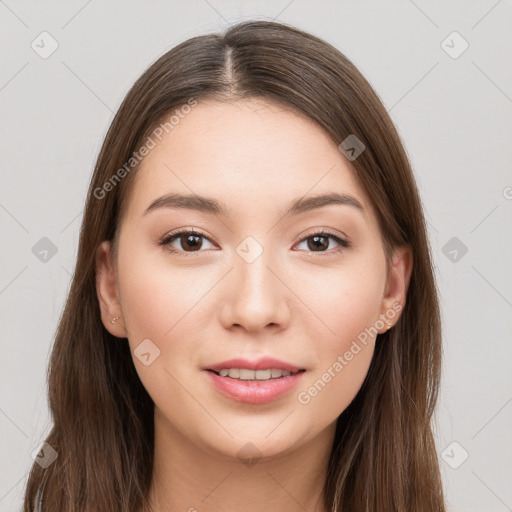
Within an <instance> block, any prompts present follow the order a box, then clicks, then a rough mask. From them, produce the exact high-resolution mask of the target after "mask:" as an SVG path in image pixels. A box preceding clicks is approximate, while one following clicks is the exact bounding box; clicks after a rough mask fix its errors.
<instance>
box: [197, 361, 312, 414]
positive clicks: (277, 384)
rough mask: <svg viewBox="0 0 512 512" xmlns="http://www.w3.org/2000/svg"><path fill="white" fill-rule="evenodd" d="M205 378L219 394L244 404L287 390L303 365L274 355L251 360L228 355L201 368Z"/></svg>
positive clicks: (263, 400)
mask: <svg viewBox="0 0 512 512" xmlns="http://www.w3.org/2000/svg"><path fill="white" fill-rule="evenodd" d="M203 370H204V371H203V373H204V374H205V375H206V376H207V378H208V382H209V383H210V385H212V387H213V388H214V389H215V390H216V391H218V392H220V393H221V394H222V395H224V396H226V397H228V398H230V399H232V400H235V401H237V402H244V403H247V404H253V405H256V404H264V403H268V402H272V401H275V400H277V399H278V398H280V397H283V396H284V395H286V394H288V393H289V392H290V391H291V390H292V389H293V388H294V387H295V386H297V385H298V383H299V382H300V380H301V379H302V376H303V375H304V374H305V373H306V369H304V368H299V367H297V366H294V365H291V364H289V363H286V362H283V361H279V360H277V359H271V358H264V359H260V360H259V361H255V362H250V361H247V360H241V359H231V360H229V361H224V362H223V363H219V364H216V365H212V366H210V367H207V368H203Z"/></svg>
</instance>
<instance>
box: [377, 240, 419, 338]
mask: <svg viewBox="0 0 512 512" xmlns="http://www.w3.org/2000/svg"><path fill="white" fill-rule="evenodd" d="M412 266H413V254H412V250H411V248H410V247H409V246H402V247H397V248H396V249H395V251H394V253H393V256H392V257H391V264H390V267H389V274H388V280H387V283H386V290H385V295H384V297H383V301H382V310H383V311H382V313H381V315H384V317H385V318H386V319H389V322H390V323H391V327H390V328H392V327H393V325H395V324H396V322H397V321H398V318H399V317H400V314H401V311H402V310H403V309H404V307H405V302H406V298H407V290H408V289H409V283H410V279H411V274H412ZM386 330H387V328H386V329H384V331H382V332H385V331H386Z"/></svg>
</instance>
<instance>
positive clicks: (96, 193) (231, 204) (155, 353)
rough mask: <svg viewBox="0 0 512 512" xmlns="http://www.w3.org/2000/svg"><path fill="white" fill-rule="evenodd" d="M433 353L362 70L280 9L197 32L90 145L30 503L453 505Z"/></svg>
mask: <svg viewBox="0 0 512 512" xmlns="http://www.w3.org/2000/svg"><path fill="white" fill-rule="evenodd" d="M440 358H441V328H440V319H439V307H438V300H437V294H436V287H435V282H434V278H433V270H432V265H431V259H430V255H429V247H428V242H427V236H426V229H425V221H424V217H423V213H422V207H421V202H420V199H419V197H418V192H417V188H416V185H415V182H414V178H413V175H412V171H411V168H410V164H409V162H408V159H407V156H406V154H405V151H404V149H403V147H402V144H401V142H400V139H399V137H398V135H397V132H396V130H395V128H394V126H393V124H392V122H391V120H390V118H389V116H388V115H387V112H386V109H385V108H384V106H383V105H382V103H381V101H380V100H379V98H378V96H377V95H376V93H375V92H374V91H373V90H372V88H371V86H370V85H369V84H368V82H367V81H366V80H365V79H364V77H363V76H362V75H361V74H360V73H359V71H358V70H357V69H356V68H355V67H354V65H353V64H352V63H351V62H350V61H349V60H348V59H347V58H346V57H345V56H344V55H342V54H341V53H340V52H339V51H337V50H336V49H335V48H333V47H332V46H330V45H329V44H328V43H326V42H325V41H322V40H321V39H318V38H317V37H314V36H312V35H310V34H307V33H305V32H303V31H300V30H298V29H296V28H294V27H291V26H288V25H284V24H279V23H273V22H266V21H249V22H243V23H239V24H238V25H235V26H232V27H230V28H229V29H228V30H227V31H226V33H225V34H220V35H218V34H212V35H206V36H200V37H195V38H192V39H190V40H188V41H185V42H184V43H182V44H180V45H178V46H177V47H175V48H174V49H172V50H171V51H169V52H167V53H166V54H165V55H163V56H162V57H161V58H160V59H158V60H157V61H156V62H155V63H154V64H153V65H152V66H150V67H149V69H148V70H147V71H146V72H145V73H144V74H143V75H142V76H141V77H140V78H139V79H138V80H137V82H136V83H135V85H134V86H133V87H132V89H131V90H130V91H129V92H128V94H127V96H126V98H125V100H124V102H123V104H122V105H121V107H120V109H119V111H118V113H117V115H116V116H115V119H114V120H113V122H112V125H111V127H110V129H109V131H108V133H107V135H106V138H105V141H104V144H103V147H102V149H101V152H100V155H99V157H98V161H97V164H96V168H95V171H94V175H93V177H92V181H91V184H90V188H89V193H88V198H87V205H86V208H85V212H84V217H83V224H82V229H81V235H80V245H79V251H78V258H77V265H76V271H75V274H74V277H73V282H72V285H71V289H70V292H69V296H68V298H67V302H66V306H65V310H64V313H63V315H62V318H61V320H60V323H59V327H58V331H57V335H56V340H55V344H54V347H53V352H52V357H51V362H50V371H49V400H50V407H51V411H52V416H53V423H54V425H53V428H52V431H51V433H50V435H49V436H48V437H47V439H46V443H47V445H48V446H49V447H51V449H52V450H55V452H56V454H57V456H56V458H55V460H53V462H52V463H51V464H49V465H48V466H47V467H45V468H43V467H42V465H41V464H38V463H35V464H34V465H33V467H32V470H31V474H30V478H29V481H28V485H27V490H26V496H25V504H24V510H25V511H29V510H33V509H34V508H33V507H34V503H36V505H37V506H38V507H39V510H41V511H47V510H48V511H49V510H52V511H57V510H58V511H62V512H64V511H72V510H73V511H88V512H90V511H95V512H99V511H101V512H103V511H104V512H107V511H108V512H114V511H116V512H117V511H119V512H121V511H123V512H146V511H147V510H152V511H154V512H162V511H174V510H189V511H194V510H197V511H199V512H202V511H217V510H225V511H234V510H244V511H249V512H252V511H259V510H287V511H295V510H297V511H298V510H311V511H322V512H326V511H365V512H375V511H380V512H384V511H404V512H405V511H407V512H411V511H422V512H426V511H444V510H445V506H444V500H443V493H442V486H441V480H440V475H439V468H438V460H437V454H436V449H435V444H434V439H433V435H432V430H431V419H432V415H433V412H434V408H435V404H436V400H437V393H438V387H439V376H440V362H441V361H440ZM45 446H46V445H45Z"/></svg>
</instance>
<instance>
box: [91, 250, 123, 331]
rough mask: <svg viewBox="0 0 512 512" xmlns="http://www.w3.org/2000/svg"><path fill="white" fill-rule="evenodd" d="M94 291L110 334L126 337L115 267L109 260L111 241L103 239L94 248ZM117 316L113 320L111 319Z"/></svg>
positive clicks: (102, 319) (103, 320)
mask: <svg viewBox="0 0 512 512" xmlns="http://www.w3.org/2000/svg"><path fill="white" fill-rule="evenodd" d="M96 293H97V294H98V301H99V303H100V310H101V321H102V322H103V325H104V326H105V329H107V331H108V332H110V334H113V335H114V336H116V337H118V338H125V337H126V329H125V328H124V320H123V316H122V311H121V304H120V302H119V292H118V289H117V280H116V272H115V268H114V266H113V265H112V261H111V242H109V241H105V242H102V243H101V244H100V246H99V247H98V249H97V250H96ZM114 318H117V320H115V321H114V322H112V320H113V319H114Z"/></svg>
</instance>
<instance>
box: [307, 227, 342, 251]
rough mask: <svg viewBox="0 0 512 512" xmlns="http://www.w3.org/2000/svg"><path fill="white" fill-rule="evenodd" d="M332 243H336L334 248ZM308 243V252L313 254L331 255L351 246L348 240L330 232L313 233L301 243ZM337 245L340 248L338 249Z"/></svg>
mask: <svg viewBox="0 0 512 512" xmlns="http://www.w3.org/2000/svg"><path fill="white" fill-rule="evenodd" d="M331 241H334V242H335V245H334V247H331V249H332V250H330V246H331ZM304 242H306V246H307V247H306V250H307V251H309V252H313V253H329V254H330V253H331V252H339V251H341V250H342V249H348V248H349V247H350V246H351V245H350V242H349V241H348V240H345V239H344V238H341V237H340V236H338V235H335V234H334V233H328V232H324V231H322V232H319V233H313V234H311V235H309V236H307V237H305V238H303V239H302V240H301V241H300V242H299V243H300V244H302V243H304ZM336 244H337V245H338V247H336Z"/></svg>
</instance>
